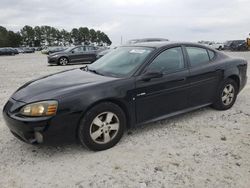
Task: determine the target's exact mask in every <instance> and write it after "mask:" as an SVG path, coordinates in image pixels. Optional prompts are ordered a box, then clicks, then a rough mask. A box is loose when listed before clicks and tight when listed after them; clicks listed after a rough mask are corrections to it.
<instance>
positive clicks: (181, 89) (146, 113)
mask: <svg viewBox="0 0 250 188" xmlns="http://www.w3.org/2000/svg"><path fill="white" fill-rule="evenodd" d="M145 71H146V72H156V71H157V72H162V73H163V77H161V78H154V79H151V80H148V81H143V80H141V79H140V76H138V78H137V81H136V98H135V101H136V116H137V123H139V124H140V123H145V122H148V121H151V120H156V119H158V118H161V117H164V116H166V115H167V114H169V113H173V112H176V111H179V110H181V109H184V108H187V88H188V84H187V81H186V78H187V76H188V75H189V71H188V69H187V66H186V64H185V61H184V57H183V52H182V48H181V47H173V48H170V49H166V50H164V51H162V52H161V53H160V54H159V55H158V56H157V57H156V58H155V59H154V60H153V61H152V63H150V64H149V66H148V67H146V69H145Z"/></svg>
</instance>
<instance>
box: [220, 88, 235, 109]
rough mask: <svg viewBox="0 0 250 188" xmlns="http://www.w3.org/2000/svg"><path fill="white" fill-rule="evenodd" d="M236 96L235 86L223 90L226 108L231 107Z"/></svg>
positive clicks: (222, 98)
mask: <svg viewBox="0 0 250 188" xmlns="http://www.w3.org/2000/svg"><path fill="white" fill-rule="evenodd" d="M234 95H235V89H234V86H233V85H232V84H228V85H226V87H225V88H224V89H223V91H222V95H221V100H222V103H223V104H224V105H225V106H228V105H230V104H231V103H232V101H233V99H234Z"/></svg>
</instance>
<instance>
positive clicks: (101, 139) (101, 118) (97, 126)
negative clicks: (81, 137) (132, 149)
mask: <svg viewBox="0 0 250 188" xmlns="http://www.w3.org/2000/svg"><path fill="white" fill-rule="evenodd" d="M119 127H120V122H119V118H118V117H117V116H116V115H115V114H114V113H112V112H103V113H101V114H99V115H97V116H96V117H95V118H94V120H93V121H92V123H91V126H90V137H91V139H92V140H93V141H94V142H95V143H98V144H107V143H109V142H110V141H111V140H113V139H114V138H115V136H116V135H117V133H118V130H119Z"/></svg>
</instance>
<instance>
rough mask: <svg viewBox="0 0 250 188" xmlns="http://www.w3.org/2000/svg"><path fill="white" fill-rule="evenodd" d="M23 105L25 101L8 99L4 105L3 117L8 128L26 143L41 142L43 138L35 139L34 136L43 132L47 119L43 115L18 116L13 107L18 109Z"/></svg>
mask: <svg viewBox="0 0 250 188" xmlns="http://www.w3.org/2000/svg"><path fill="white" fill-rule="evenodd" d="M23 105H25V103H23V102H19V101H15V100H14V99H10V100H9V101H8V102H7V103H6V105H5V106H4V109H3V117H4V120H5V122H6V124H7V126H8V128H9V129H10V131H11V132H12V133H13V134H14V135H15V136H16V137H17V138H19V139H20V140H22V141H25V142H28V143H35V142H39V143H41V142H43V139H42V140H41V139H40V138H39V139H37V138H36V137H37V134H41V133H44V131H45V130H46V127H47V126H48V119H47V118H44V117H42V118H39V119H35V118H24V117H18V116H17V115H16V113H15V109H19V108H20V107H21V106H23ZM40 136H41V135H40Z"/></svg>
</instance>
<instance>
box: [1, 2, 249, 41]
mask: <svg viewBox="0 0 250 188" xmlns="http://www.w3.org/2000/svg"><path fill="white" fill-rule="evenodd" d="M0 5H1V6H0V25H2V26H4V27H6V28H8V29H11V30H15V31H18V30H19V29H20V28H22V27H23V26H24V25H31V26H36V25H50V26H54V27H57V28H59V29H62V28H65V29H67V30H68V31H70V30H71V29H72V28H74V27H77V28H78V27H81V26H87V27H89V28H94V29H100V30H102V31H104V32H105V33H107V34H108V36H109V37H110V38H111V40H112V41H113V43H114V44H115V45H118V44H120V41H121V36H122V37H123V42H126V41H127V40H129V39H133V38H145V37H162V38H168V39H170V40H174V41H198V40H216V41H224V40H228V39H245V38H246V37H247V36H249V33H250V15H249V7H250V0H54V1H53V0H32V1H31V0H1V3H0Z"/></svg>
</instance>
